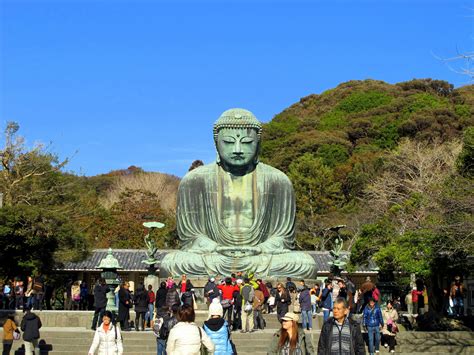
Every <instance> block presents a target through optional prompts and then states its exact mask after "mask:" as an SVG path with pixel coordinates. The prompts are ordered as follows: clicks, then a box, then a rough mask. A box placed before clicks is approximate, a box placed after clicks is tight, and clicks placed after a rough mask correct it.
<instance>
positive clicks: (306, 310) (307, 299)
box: [299, 280, 313, 330]
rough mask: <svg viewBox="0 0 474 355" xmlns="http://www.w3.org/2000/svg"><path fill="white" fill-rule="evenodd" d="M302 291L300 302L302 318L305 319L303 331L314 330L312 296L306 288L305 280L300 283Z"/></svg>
mask: <svg viewBox="0 0 474 355" xmlns="http://www.w3.org/2000/svg"><path fill="white" fill-rule="evenodd" d="M300 284H301V287H302V290H301V292H300V297H299V302H300V307H301V317H302V318H303V322H302V323H303V329H305V328H306V329H307V330H312V329H313V315H312V312H311V294H310V293H309V289H308V288H307V287H306V285H305V283H304V280H301V282H300Z"/></svg>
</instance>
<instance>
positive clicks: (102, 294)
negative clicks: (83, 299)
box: [91, 277, 110, 330]
mask: <svg viewBox="0 0 474 355" xmlns="http://www.w3.org/2000/svg"><path fill="white" fill-rule="evenodd" d="M109 291H110V288H109V286H107V285H106V283H105V279H104V278H102V277H101V278H100V279H99V280H98V281H97V284H96V285H95V287H94V318H92V325H91V329H92V330H96V329H97V322H99V326H100V325H101V323H102V318H103V316H104V313H105V307H106V306H107V293H108V292H109Z"/></svg>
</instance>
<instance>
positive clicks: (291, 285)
mask: <svg viewBox="0 0 474 355" xmlns="http://www.w3.org/2000/svg"><path fill="white" fill-rule="evenodd" d="M285 288H286V289H287V290H288V291H290V292H291V290H296V285H295V283H294V282H293V281H292V280H291V277H287V278H286V285H285Z"/></svg>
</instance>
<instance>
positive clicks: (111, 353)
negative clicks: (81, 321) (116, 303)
mask: <svg viewBox="0 0 474 355" xmlns="http://www.w3.org/2000/svg"><path fill="white" fill-rule="evenodd" d="M112 318H113V315H112V312H110V311H105V313H104V315H103V316H102V324H101V325H100V326H99V327H98V328H97V330H96V331H95V334H94V339H93V340H92V344H91V347H90V349H89V355H94V354H95V351H96V350H97V349H98V350H99V352H98V355H117V354H118V355H121V354H123V345H122V334H121V333H120V328H119V327H118V326H117V325H114V324H113V323H112Z"/></svg>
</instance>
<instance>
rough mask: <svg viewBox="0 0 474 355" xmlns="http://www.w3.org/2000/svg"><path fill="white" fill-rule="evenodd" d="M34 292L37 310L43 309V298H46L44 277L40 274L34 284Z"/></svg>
mask: <svg viewBox="0 0 474 355" xmlns="http://www.w3.org/2000/svg"><path fill="white" fill-rule="evenodd" d="M33 290H34V291H35V306H34V308H35V310H40V311H41V310H42V309H43V298H44V277H43V275H41V274H39V275H38V276H36V277H35V279H34V282H33Z"/></svg>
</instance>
